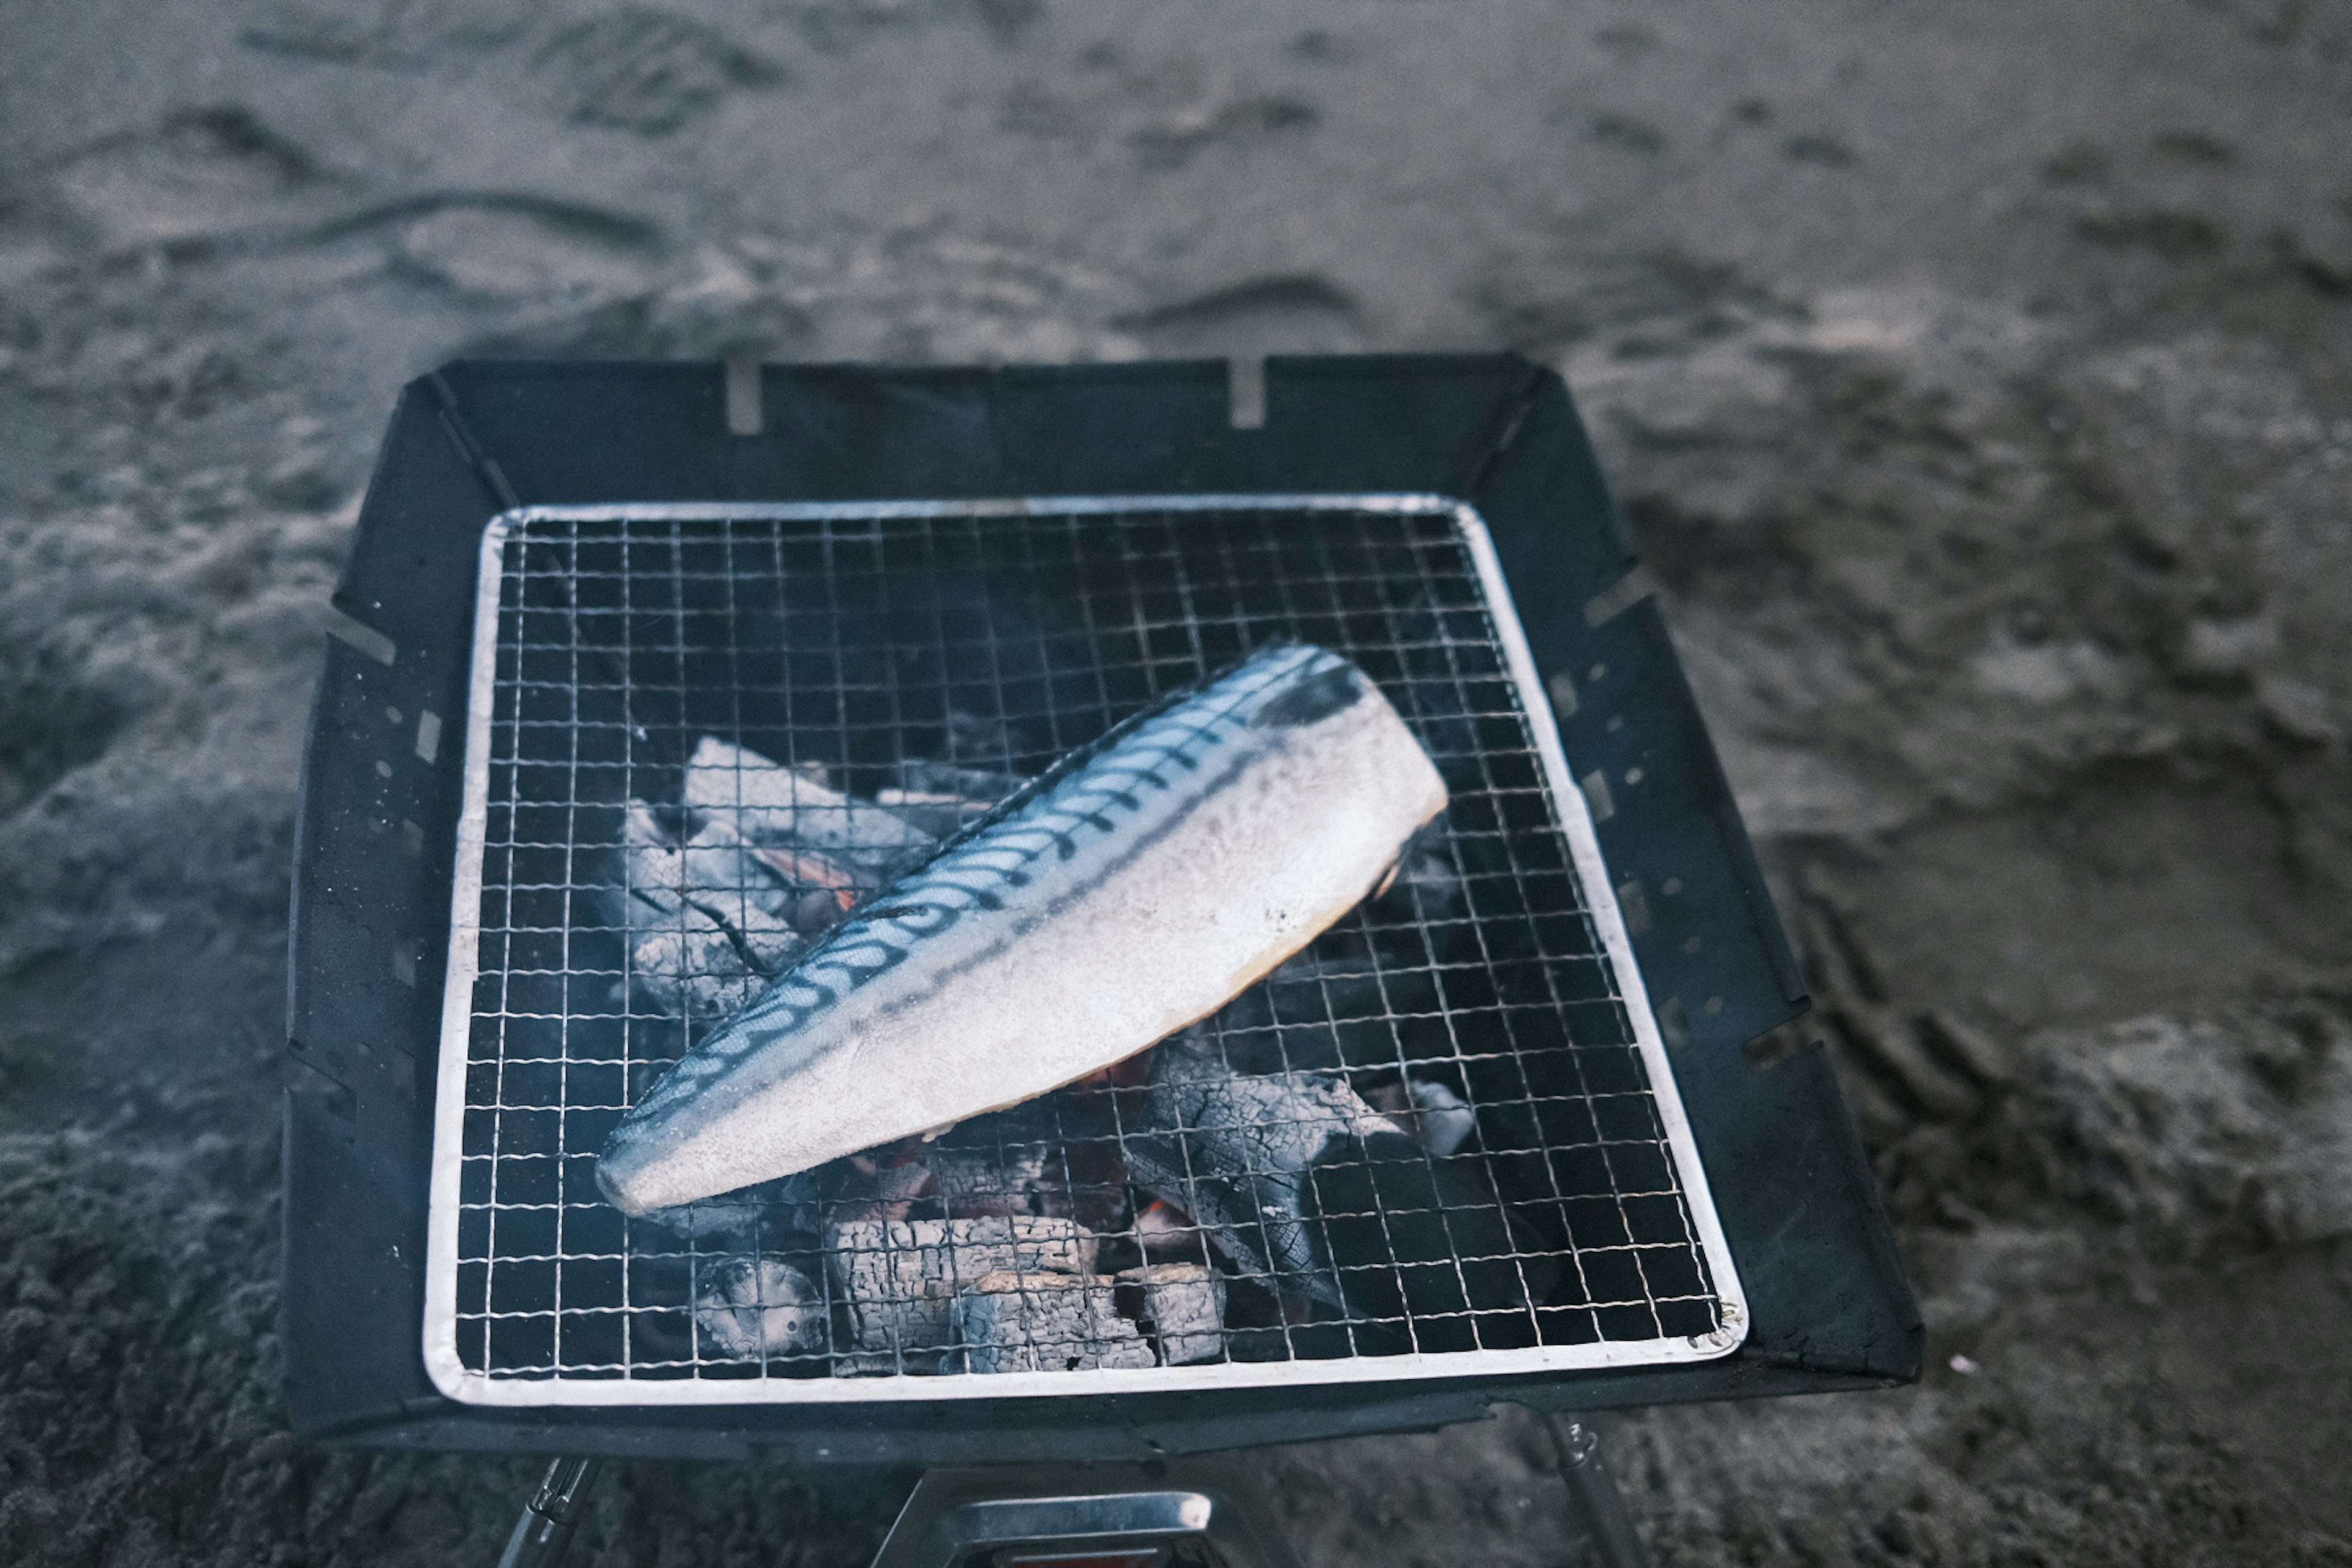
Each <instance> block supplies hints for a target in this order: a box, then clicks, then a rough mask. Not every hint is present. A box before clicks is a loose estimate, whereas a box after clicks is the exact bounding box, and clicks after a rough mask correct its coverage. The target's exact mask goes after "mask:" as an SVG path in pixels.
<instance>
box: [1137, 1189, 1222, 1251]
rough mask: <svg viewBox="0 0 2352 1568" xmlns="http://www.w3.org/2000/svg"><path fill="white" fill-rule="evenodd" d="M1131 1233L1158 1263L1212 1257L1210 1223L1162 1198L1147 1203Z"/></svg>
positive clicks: (1138, 1215)
mask: <svg viewBox="0 0 2352 1568" xmlns="http://www.w3.org/2000/svg"><path fill="white" fill-rule="evenodd" d="M1131 1234H1132V1235H1133V1236H1134V1237H1135V1245H1136V1248H1137V1250H1139V1251H1140V1252H1141V1253H1142V1254H1143V1256H1144V1257H1146V1258H1150V1259H1151V1260H1152V1261H1154V1262H1159V1263H1200V1264H1206V1263H1207V1262H1208V1261H1209V1233H1208V1229H1207V1227H1205V1226H1202V1225H1199V1224H1197V1223H1195V1222H1194V1221H1193V1219H1192V1216H1191V1215H1187V1214H1185V1213H1184V1212H1183V1211H1182V1210H1181V1209H1178V1208H1174V1207H1172V1206H1171V1205H1169V1204H1168V1203H1167V1202H1165V1201H1164V1200H1162V1199H1160V1198H1154V1199H1152V1200H1151V1201H1150V1203H1148V1204H1146V1205H1144V1206H1143V1208H1142V1210H1141V1211H1140V1212H1139V1213H1138V1214H1137V1215H1136V1216H1135V1224H1134V1226H1132V1229H1131Z"/></svg>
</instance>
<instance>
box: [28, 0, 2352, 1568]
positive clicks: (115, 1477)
mask: <svg viewBox="0 0 2352 1568" xmlns="http://www.w3.org/2000/svg"><path fill="white" fill-rule="evenodd" d="M0 30H5V35H6V37H5V48H0V1004H5V1005H0V1560H5V1562H8V1563H25V1564H40V1565H44V1568H46V1565H49V1564H58V1565H63V1564H68V1563H72V1564H82V1563H89V1564H118V1563H119V1564H126V1565H128V1564H138V1565H146V1564H159V1565H160V1564H165V1563H171V1564H215V1563H217V1564H224V1565H226V1564H232V1563H233V1564H238V1565H249V1564H257V1563H352V1564H358V1563H416V1564H423V1563H435V1564H441V1563H462V1562H467V1561H479V1562H482V1563H488V1562H490V1561H491V1560H493V1558H494V1556H495V1554H496V1552H497V1550H498V1547H499V1543H500V1541H501V1539H502V1536H503V1532H504V1531H505V1530H506V1528H507V1526H508V1524H509V1521H510V1520H511V1517H512V1512H511V1510H512V1509H513V1508H514V1506H515V1504H516V1503H517V1501H518V1500H519V1499H520V1496H521V1494H522V1493H523V1491H524V1489H526V1487H527V1485H528V1482H529V1479H530V1472H531V1469H532V1467H531V1466H530V1464H529V1463H528V1462H525V1461H520V1460H518V1461H512V1462H489V1463H485V1462H482V1461H479V1460H473V1459H467V1460H448V1459H436V1458H415V1457H372V1456H364V1455H350V1454H326V1453H315V1452H305V1451H300V1450H298V1449H297V1448H296V1447H294V1445H293V1444H292V1443H291V1442H290V1440H289V1437H288V1436H286V1434H285V1432H284V1430H283V1426H282V1422H281V1418H280V1416H279V1415H278V1408H277V1402H276V1392H275V1378H276V1375H277V1374H276V1352H275V1346H274V1342H273V1337H272V1334H273V1324H274V1314H275V1300H274V1298H275V1290H276V1283H275V1259H274V1246H275V1227H276V1194H275V1186H276V1159H277V1152H276V1145H277V1114H278V1112H277V1104H278V1092H279V1089H280V1086H281V1083H282V1082H283V1080H284V1078H285V1074H286V1070H287V1069H286V1068H285V1067H284V1065H283V1063H282V1059H281V1048H280V1033H281V1018H282V1013H281V1007H282V1003H281V1000H280V998H281V996H282V992H281V990H280V985H281V977H280V970H281V964H282V953H283V942H284V933H285V925H284V909H285V890H286V874H287V865H288V858H289V847H290V845H289V836H290V826H291V818H292V810H293V800H294V788H295V783H296V771H297V752H298V745H299V737H300V732H301V729H302V724H303V721H304V717H305V708H306V702H307V696H308V691H309V688H310V682H311V679H312V673H313V668H314V665H315V662H316V658H317V648H318V639H319V633H320V626H321V625H322V624H323V616H324V610H325V599H326V594H327V590H328V588H329V586H330V584H331V581H332V578H333V575H334V574H335V572H336V571H337V569H338V567H339V564H340V561H341V552H342V551H343V548H344V545H345V542H346V540H347V537H348V530H349V526H350V518H351V515H352V502H353V500H354V498H355V495H356V492H357V490H358V488H359V487H360V486H361V484H362V482H363V480H364V477H365V474H366V470H367V464H368V461H369V458H370V454H371V452H372V449H373V444H374V442H375V440H376V438H377V437H378V435H379V433H380V432H381V430H382V427H383V419H384V416H385V414H386V412H387V411H388V408H389V405H390V400H391V396H392V394H393V391H394V388H395V387H396V386H397V384H399V383H400V382H401V381H403V380H404V379H405V378H406V377H408V376H410V375H412V374H415V373H416V372H418V371H420V370H422V369H424V368H425V367H427V366H429V365H431V364H433V363H436V362H437V361H439V360H442V359H444V358H446V357H448V356H451V355H455V354H457V353H467V352H481V351H485V350H500V349H506V350H513V349H523V350H530V351H533V352H542V351H543V352H579V353H625V354H675V355H709V354H714V353H723V352H738V353H740V352H761V353H767V354H769V355H771V356H772V357H777V358H790V357H880V358H889V359H899V360H935V361H963V360H975V359H1047V360H1058V359H1071V358H1100V357H1119V356H1131V355H1135V354H1139V353H1221V352H1224V351H1225V350H1227V349H1250V350H1256V351H1265V350H1268V349H1271V350H1275V351H1281V350H1286V349H1294V350H1323V349H1329V350H1348V349H1358V348H1375V347H1379V348H1389V347H1394V348H1422V347H1428V348H1454V347H1469V346H1510V347H1516V348H1518V349H1520V350H1523V351H1524V352H1527V353H1530V354H1532V355H1535V356H1537V357H1538V358H1541V359H1543V360H1546V361H1548V362H1549V363H1554V364H1557V365H1558V366H1559V367H1560V368H1561V369H1562V370H1563V371H1564V372H1565V373H1566V374H1567V375H1568V377H1569V380H1570V384H1572V385H1573V387H1574V388H1575V390H1576V392H1577V394H1578V395H1579V397H1580V399H1581V400H1582V402H1583V405H1584V407H1585V410H1586V414H1587V417H1588V418H1589V420H1590V421H1591V424H1592V426H1593V428H1594V431H1595V433H1596V436H1597V437H1598V438H1599V439H1600V441H1601V444H1602V447H1603V450H1604V458H1605V459H1606V461H1607V464H1608V466H1609V468H1610V470H1611V473H1612V477H1613V479H1614V480H1615V482H1616V484H1617V485H1618V487H1619V491H1620V494H1621V496H1622V500H1623V501H1624V503H1625V505H1626V507H1627V509H1628V510H1629V512H1630V513H1631V515H1632V517H1633V521H1634V525H1635V528H1636V530H1637V531H1638V533H1639V535H1640V537H1641V539H1642V541H1643V544H1644V546H1645V548H1646V549H1647V550H1648V551H1649V552H1650V553H1651V557H1652V560H1653V562H1654V564H1655V567H1656V569H1657V571H1658V574H1659V575H1660V577H1661V579H1662V580H1663V581H1664V584H1666V590H1667V597H1668V606H1669V614H1670V616H1671V618H1672V620H1673V622H1674V624H1675V628H1676V632H1677V635H1678V636H1679V637H1681V639H1682V642H1683V646H1684V648H1685V654H1686V656H1687V658H1688V660H1689V663H1690V666H1691V668H1692V669H1693V672H1694V676H1695V679H1696V683H1697V685H1698V687H1699V689H1700V692H1701V696H1702V700H1703V701H1704V703H1705V706H1706V710H1707V712H1708V714H1709V717H1710V720H1711V721H1712V722H1713V724H1714V726H1715V728H1716V732H1717V737H1718V740H1719V742H1720V743H1721V745H1722V748H1723V751H1724V753H1725V757H1726V761H1727V765H1728V767H1729V769H1730V772H1731V773H1732V775H1733V778H1734V780H1735V783H1736V784H1737V785H1738V790H1739V792H1740V795H1741V798H1742V801H1743V803H1744V805H1745V806H1746V808H1747V811H1748V821H1749V823H1750V825H1751V826H1752V827H1753V829H1754V831H1755V833H1756V835H1757V837H1758V839H1759V846H1760V847H1761V849H1762V851H1763V854H1764V856H1765V858H1766V859H1767V861H1768V863H1769V867H1770V868H1771V870H1772V873H1773V875H1774V877H1775V879H1776V881H1777V884H1778V889H1779V892H1780V899H1781V900H1782V903H1781V907H1782V909H1783V910H1784V911H1785V912H1786V914H1787V916H1788V917H1789V920H1790V925H1791V927H1792V931H1793V932H1794V934H1795V935H1796V937H1797V938H1798V940H1799V942H1800V944H1801V949H1802V951H1803V953H1804V955H1805V958H1806V962H1807V963H1808V964H1809V966H1810V967H1811V972H1812V973H1813V976H1814V980H1815V983H1816V993H1817V995H1818V997H1819V1000H1820V1003H1821V1011H1820V1013H1819V1014H1818V1015H1817V1016H1816V1020H1817V1023H1818V1025H1819V1027H1820V1028H1821V1030H1822V1032H1823V1033H1824V1034H1825V1035H1826V1036H1827V1037H1829V1038H1830V1039H1831V1041H1832V1047H1833V1048H1834V1049H1835V1051H1836V1053H1837V1055H1838V1058H1839V1061H1840V1063H1841V1066H1842V1068H1843V1072H1844V1075H1845V1080H1846V1083H1847V1085H1848V1089H1849V1092H1850V1094H1851V1096H1852V1097H1853V1100H1854V1102H1855V1104H1856V1108H1857V1110H1858V1113H1859V1114H1860V1116H1861V1119H1862V1121H1863V1123H1864V1128H1865V1131H1866V1134H1867V1137H1868V1140H1869V1142H1870V1143H1871V1146H1872V1149H1873V1152H1874V1156H1875V1158H1876V1160H1877V1162H1878V1167H1879V1170H1880V1172H1881V1174H1882V1176H1883V1178H1884V1181H1885V1185H1886V1187H1887V1189H1888V1192H1889V1194H1890V1198H1891V1203H1892V1205H1893V1207H1894V1209H1895V1213H1896V1215H1897V1217H1898V1223H1899V1226H1900V1228H1901V1234H1902V1239H1903V1244H1904V1247H1905V1249H1906V1255H1907V1257H1908V1258H1909V1259H1910V1262H1911V1264H1912V1267H1913V1269H1914V1271H1915V1274H1916V1280H1917V1283H1918V1286H1919V1289H1920V1291H1921V1295H1922V1298H1923V1303H1924V1307H1925V1310H1926V1312H1927V1321H1928V1324H1929V1333H1930V1340H1929V1345H1930V1370H1929V1373H1928V1374H1927V1377H1926V1379H1925V1381H1924V1382H1923V1383H1922V1384H1920V1385H1919V1386H1917V1387H1916V1388H1912V1389H1907V1390H1901V1391H1895V1392H1890V1393H1885V1394H1868V1395H1847V1396H1841V1397H1834V1398H1822V1399H1815V1400H1809V1401H1793V1402H1784V1403H1780V1404H1772V1405H1745V1406H1718V1407H1709V1408H1695V1409H1685V1410H1676V1411H1669V1412H1659V1413H1652V1414H1635V1415H1626V1416H1622V1417H1617V1418H1613V1419H1612V1420H1611V1421H1610V1422H1609V1423H1608V1427H1609V1432H1610V1435H1611V1437H1612V1443H1613V1445H1614V1446H1613V1449H1612V1452H1613V1453H1614V1455H1615V1457H1616V1459H1617V1463H1618V1466H1619V1468H1620V1469H1621V1471H1622V1474H1623V1476H1624V1478H1625V1479H1626V1482H1627V1489H1628V1492H1629V1496H1630V1500H1631V1502H1632V1506H1633V1510H1634V1512H1635V1513H1636V1515H1637V1516H1638V1517H1639V1519H1640V1521H1642V1526H1643V1530H1644V1531H1645V1532H1646V1533H1647V1534H1648V1536H1649V1538H1650V1540H1651V1542H1653V1545H1654V1550H1655V1552H1656V1554H1657V1556H1658V1558H1659V1560H1660V1561H1661V1562H1662V1563H1886V1562H1898V1561H1900V1562H1920V1563H2147V1562H2166V1563H2224V1562H2246V1563H2252V1562H2262V1563H2347V1562H2352V1481H2347V1461H2346V1459H2345V1455H2346V1453H2347V1451H2352V1239H2347V1237H2352V902H2347V896H2348V895H2352V766H2348V765H2347V731H2352V662H2347V654H2352V614H2347V598H2348V597H2352V595H2347V590H2352V370H2347V367H2352V159H2347V156H2346V150H2347V148H2352V6H2347V5H2345V4H2343V3H2342V0H2079V3H2077V4H2073V5H2064V6H2030V5H2017V4H1998V3H1995V0H1938V3H1936V4H1927V3H1923V0H1851V3H1832V0H1790V3H1789V4H1785V5H1773V6H1759V5H1747V4H1741V3H1739V0H1654V3H1652V4H1647V5H1606V4H1590V3H1573V4H1571V3H1562V0H1543V3H1534V0H1529V3H1517V4H1506V3H1494V4H1483V5H1468V4H1465V5H1438V4H1434V3H1410V0H1349V3H1330V4H1325V5H1317V6H1307V5H1294V4H1278V3H1273V0H1260V3H1255V4H1242V3H1234V4H1210V3H1208V0H1199V3H1196V4H1188V5H1147V4H1139V3H1135V0H1088V3H1085V4H1080V3H1078V0H744V3H741V4H737V5H718V4H709V5H698V6H692V5H678V6H677V7H675V8H667V9H664V8H655V7H652V6H647V5H612V6H606V5H598V4H591V3H587V0H555V3H550V4H543V5H521V4H510V3H507V0H347V3H344V4H341V5H330V4H326V3H324V0H290V3H287V4H273V3H251V4H240V3H230V0H185V3H183V4H179V5H169V6H161V5H140V4H130V3H126V0H75V3H73V4H67V3H65V0H14V3H13V4H12V5H9V6H8V7H7V8H6V17H5V23H4V24H0ZM1538 1439H1539V1434H1538V1431H1537V1430H1536V1428H1535V1427H1534V1426H1532V1425H1531V1424H1530V1423H1528V1422H1526V1421H1520V1420H1512V1419H1504V1420H1500V1421H1497V1422H1495V1423H1491V1424H1487V1425H1485V1426H1478V1427H1473V1428H1466V1429H1456V1430H1454V1431H1451V1432H1446V1433H1442V1434H1435V1435H1427V1436H1411V1437H1402V1438H1394V1439H1382V1440H1368V1441H1362V1442H1357V1443H1351V1444H1346V1445H1339V1446H1334V1447H1328V1448H1325V1449H1318V1450H1311V1451H1309V1450H1300V1451H1293V1452H1290V1453H1287V1454H1285V1455H1283V1456H1281V1457H1280V1458H1276V1459H1273V1460H1270V1461H1269V1463H1270V1464H1271V1466H1272V1467H1273V1468H1274V1469H1275V1471H1276V1474H1277V1475H1278V1476H1279V1478H1280V1479H1282V1481H1283V1482H1284V1487H1283V1491H1284V1496H1285V1498H1286V1508H1287V1510H1289V1512H1290V1515H1291V1524H1292V1527H1293V1529H1294V1531H1295V1532H1296V1534H1297V1539H1298V1540H1299V1541H1300V1542H1301V1544H1302V1545H1303V1546H1304V1547H1305V1548H1306V1549H1307V1552H1308V1553H1309V1555H1310V1557H1311V1558H1312V1559H1313V1560H1314V1561H1316V1562H1318V1563H1352V1562H1378V1563H1432V1564H1435V1563H1446V1564H1460V1563H1509V1564H1527V1565H1528V1568H1547V1565H1555V1564H1559V1563H1565V1562H1567V1561H1569V1560H1570V1552H1569V1550H1568V1548H1567V1547H1566V1546H1565V1545H1564V1544H1563V1543H1562V1542H1561V1541H1560V1539H1559V1528H1560V1518H1561V1502H1560V1499H1559V1491H1558V1488H1557V1483H1556V1482H1555V1481H1554V1480H1553V1479H1551V1478H1550V1477H1549V1475H1547V1474H1546V1473H1545V1471H1544V1468H1543V1464H1542V1460H1543V1457H1544V1456H1543V1450H1542V1448H1541V1446H1540V1443H1539V1440H1538ZM903 1484H904V1478H902V1477H896V1476H862V1475H854V1474H827V1475H824V1476H811V1475H793V1474H787V1473H784V1472H782V1471H781V1470H778V1469H776V1468H772V1467H763V1466H757V1465H754V1466H739V1467H719V1468H691V1467H664V1466H654V1465H642V1466H636V1467H633V1468H625V1470H623V1471H622V1472H621V1473H620V1475H619V1477H618V1479H617V1480H616V1481H615V1482H614V1484H613V1485H612V1486H610V1487H609V1488H608V1489H607V1490H606V1491H605V1492H604V1495H603V1497H602V1499H601V1500H600V1501H599V1503H598V1504H597V1506H596V1509H595V1510H594V1513H593V1518H592V1520H591V1521H590V1523H589V1525H588V1527H587V1529H586V1531H585V1532H584V1533H583V1538H582V1540H581V1542H580V1547H579V1560H580V1561H582V1562H583V1563H594V1564H609V1565H618V1564H623V1563H630V1564H651V1563H660V1564H681V1565H682V1564H687V1563H694V1564H719V1563H783V1562H792V1563H856V1562H857V1561H859V1560H860V1559H861V1554H862V1553H863V1552H866V1551H869V1550H870V1549H871V1547H872V1544H873V1542H874V1541H875V1539H876V1538H877V1533H878V1531H879V1530H880V1528H881V1526H882V1524H883V1523H884V1522H885V1521H886V1520H887V1515H888V1512H889V1510H890V1509H891V1507H892V1506H893V1505H894V1504H895V1501H896V1500H897V1498H898V1495H899V1489H900V1488H901V1487H902V1486H903Z"/></svg>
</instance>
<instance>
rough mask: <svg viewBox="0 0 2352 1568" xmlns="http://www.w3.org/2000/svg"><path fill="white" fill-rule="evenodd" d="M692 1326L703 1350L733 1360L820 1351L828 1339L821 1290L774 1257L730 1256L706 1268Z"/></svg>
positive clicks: (827, 1314) (697, 1292)
mask: <svg viewBox="0 0 2352 1568" xmlns="http://www.w3.org/2000/svg"><path fill="white" fill-rule="evenodd" d="M694 1326H695V1329H696V1331H697V1332H698V1337H699V1339H700V1342H701V1346H702V1349H703V1352H704V1353H705V1354H714V1353H715V1354H717V1355H719V1356H721V1357H724V1358H726V1359H728V1360H731V1361H751V1360H764V1359H768V1358H772V1357H776V1356H793V1355H822V1354H824V1351H825V1349H826V1346H827V1344H828V1343H829V1342H830V1341H831V1339H832V1321H831V1314H830V1310H829V1309H828V1308H827V1306H826V1304H825V1300H824V1291H822V1290H820V1289H817V1285H816V1281H814V1280H813V1279H810V1278H809V1277H808V1276H807V1275H806V1274H804V1273H803V1272H802V1271H801V1270H800V1269H798V1268H794V1267H793V1266H792V1265H791V1264H789V1263H786V1262H783V1261H782V1259H780V1258H727V1259H724V1260H722V1261H720V1262H718V1263H715V1264H712V1265H710V1266H709V1267H708V1268H704V1269H703V1271H702V1279H701V1283H700V1285H699V1287H698V1289H696V1290H695V1293H694Z"/></svg>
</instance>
